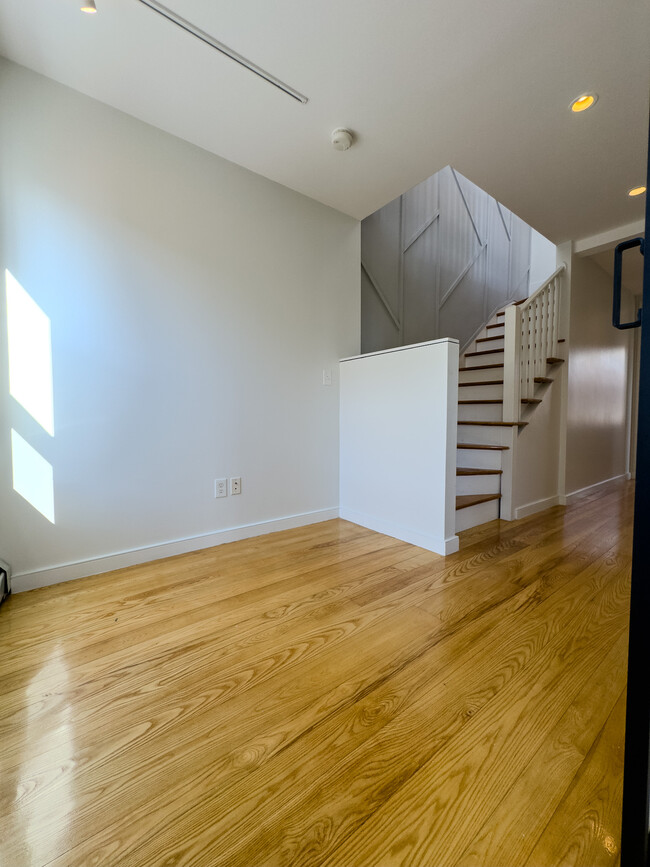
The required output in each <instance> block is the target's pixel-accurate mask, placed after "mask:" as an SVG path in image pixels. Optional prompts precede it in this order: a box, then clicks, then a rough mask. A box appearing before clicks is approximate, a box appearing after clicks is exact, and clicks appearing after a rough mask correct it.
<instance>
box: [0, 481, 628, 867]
mask: <svg viewBox="0 0 650 867" xmlns="http://www.w3.org/2000/svg"><path fill="white" fill-rule="evenodd" d="M632 506H633V484H631V483H621V482H616V483H610V484H609V485H607V486H603V488H602V489H601V490H599V491H595V492H590V493H588V494H586V495H584V496H582V497H580V498H578V500H576V502H575V503H572V505H571V506H569V507H567V508H566V509H565V508H561V507H555V508H553V509H550V510H548V511H547V512H546V513H542V514H538V515H532V516H528V517H527V518H525V519H522V520H521V521H515V522H504V521H494V522H491V523H490V524H488V525H484V526H482V527H478V528H473V529H472V530H469V531H465V532H464V533H463V534H461V550H460V551H459V552H458V553H457V554H454V555H451V556H450V557H447V558H441V557H439V556H438V555H435V554H432V553H431V552H427V551H423V550H422V549H418V548H414V547H412V546H410V545H407V544H406V543H402V542H397V541H396V540H393V539H389V538H388V537H386V536H381V535H380V534H376V533H373V532H372V531H369V530H366V529H365V528H360V527H357V526H355V525H353V524H350V523H348V522H345V521H339V520H335V521H328V522H323V523H322V524H317V525H311V526H309V527H303V528H297V529H296V530H290V531H286V532H283V533H277V534H272V535H270V536H267V537H259V538H257V539H250V540H246V541H244V542H238V543H231V544H230V545H225V546H220V547H217V548H213V549H205V550H203V551H198V552H195V553H192V554H187V555H181V556H178V557H174V558H169V559H168V560H163V561H157V562H155V563H151V564H145V565H143V566H138V567H130V568H129V569H125V570H120V571H117V572H113V573H107V574H106V575H102V576H96V577H94V578H90V579H80V580H78V581H74V582H70V583H69V584H67V585H64V584H61V585H57V586H55V587H52V588H44V589H43V590H39V591H32V592H30V593H26V594H20V595H19V596H16V597H14V598H11V599H10V600H9V602H8V604H5V605H3V607H2V608H1V609H0V733H1V737H0V809H1V810H2V815H3V823H2V826H1V827H0V861H1V863H2V864H5V863H6V864H7V865H8V867H45V865H48V867H89V865H98V867H158V865H163V864H165V865H170V867H171V865H175V864H177V865H185V867H190V865H191V867H198V865H201V864H204V865H209V867H221V865H223V867H236V865H238V864H239V865H246V867H250V865H252V864H255V865H258V864H259V865H263V864H266V865H289V864H293V865H296V867H307V865H314V867H316V865H320V864H329V865H336V867H340V865H342V864H345V865H346V867H347V865H350V867H354V865H355V864H356V865H375V864H381V865H384V864H386V865H388V864H392V863H405V864H407V863H413V864H415V863H420V864H424V863H426V864H435V865H436V867H441V865H443V864H450V865H451V864H452V863H453V864H456V865H458V867H460V865H462V864H463V859H466V860H467V865H468V867H470V865H471V867H478V865H485V867H488V863H489V862H488V860H486V859H490V858H492V857H494V858H497V859H499V867H515V865H517V867H521V865H522V864H523V863H524V861H525V859H526V858H528V859H529V864H530V867H536V863H537V862H536V861H535V859H541V860H540V861H539V867H546V864H547V863H548V864H549V865H551V864H555V865H558V867H559V865H560V864H562V863H565V861H563V860H562V859H565V860H566V863H567V864H568V863H571V864H573V863H575V864H581V865H584V867H588V865H589V864H590V863H591V862H590V861H589V860H588V859H589V858H593V859H594V860H593V864H594V865H596V867H600V864H605V863H607V864H609V863H616V859H617V858H618V852H617V851H615V847H616V846H617V845H618V837H617V831H616V828H617V827H618V825H617V823H620V780H621V767H620V761H618V760H617V758H616V756H617V753H616V749H617V744H618V746H619V747H620V745H621V743H622V740H621V737H622V729H621V725H620V709H619V710H618V711H617V710H616V707H614V702H615V700H616V697H617V696H618V695H620V692H621V690H622V689H623V688H624V686H625V672H624V668H625V666H624V647H625V641H626V633H625V627H626V622H627V595H626V594H627V588H628V582H629V562H630V540H631V514H632ZM116 618H117V619H116ZM612 707H614V710H613V711H612V710H611V708H612ZM610 711H611V713H610ZM608 714H609V716H608ZM617 761H618V764H617ZM607 769H609V770H607ZM607 773H610V774H611V775H612V777H611V779H609V778H607V777H606V774H607ZM608 780H609V781H608ZM432 805H433V807H432ZM431 809H433V810H434V813H433V814H431ZM422 817H425V818H422ZM603 822H604V823H605V824H606V826H607V828H608V829H610V832H611V833H609V832H608V835H605V836H603V834H602V833H601V831H602V827H603ZM522 826H525V829H524V830H525V833H522V832H521V827H522ZM610 837H611V840H610ZM565 844H566V845H565ZM607 845H609V846H610V848H612V847H613V848H612V851H611V853H610V854H609V856H608V857H609V858H610V860H603V857H604V856H603V852H604V851H605V850H606V849H607ZM603 846H605V849H603ZM440 852H444V859H446V860H444V859H443V860H440V858H439V857H438V856H439V853H440ZM400 859H401V860H400ZM436 859H437V860H436ZM544 859H546V860H544ZM571 859H573V860H571ZM501 862H502V863H501Z"/></svg>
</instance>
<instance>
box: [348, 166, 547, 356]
mask: <svg viewBox="0 0 650 867" xmlns="http://www.w3.org/2000/svg"><path fill="white" fill-rule="evenodd" d="M532 232H533V230H532V229H531V227H530V226H529V225H528V224H527V223H524V221H523V220H520V219H519V217H517V216H516V215H515V214H513V213H512V211H509V210H508V209H507V208H504V207H503V205H500V204H499V203H498V202H497V201H496V199H494V198H492V196H489V195H488V194H487V193H486V192H484V191H483V190H482V189H480V188H479V187H477V186H476V184H473V183H472V182H471V181H468V180H467V178H465V177H463V176H462V175H461V174H459V173H458V172H456V171H455V170H454V169H452V168H451V167H450V166H447V167H446V168H444V169H442V171H440V172H438V173H437V174H435V175H432V176H431V177H430V178H427V180H426V181H423V182H422V183H421V184H418V185H417V186H416V187H413V189H411V190H409V191H408V192H406V193H404V195H403V196H400V197H399V198H398V199H395V200H394V201H392V202H389V204H387V205H385V206H384V207H383V208H381V210H379V211H376V212H375V213H374V214H371V215H370V216H369V217H366V219H365V220H363V222H362V223H361V351H362V352H375V351H377V350H380V349H388V348H390V347H393V346H405V345H408V344H410V343H419V342H421V341H424V340H433V339H436V338H439V337H455V338H456V339H457V340H458V341H459V342H460V346H461V349H463V348H464V347H465V346H467V345H468V344H469V343H470V342H471V340H472V339H473V337H474V336H475V335H476V334H477V332H478V331H479V330H480V329H481V327H482V326H483V325H484V324H485V322H486V321H487V320H488V319H489V318H490V316H491V315H492V314H493V313H494V312H495V311H496V310H498V309H499V308H500V307H503V306H504V305H505V304H507V303H508V302H510V301H513V300H518V299H519V298H525V297H526V296H527V295H528V290H529V273H530V250H531V233H532ZM535 234H537V233H535Z"/></svg>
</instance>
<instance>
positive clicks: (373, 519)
mask: <svg viewBox="0 0 650 867" xmlns="http://www.w3.org/2000/svg"><path fill="white" fill-rule="evenodd" d="M340 371H341V373H340V376H341V517H342V518H346V519H347V520H350V521H354V522H355V523H357V524H361V525H362V526H364V527H369V528H370V529H372V530H376V531H378V532H380V533H386V534H387V535H389V536H394V537H396V538H398V539H402V540H404V541H406V542H410V543H412V544H414V545H420V546H421V547H423V548H428V549H429V550H431V551H436V552H437V553H438V554H451V553H453V552H454V551H457V550H458V537H457V536H456V535H455V534H454V533H455V496H456V418H457V399H458V341H456V340H450V339H442V340H435V341H432V342H429V343H423V344H419V345H416V346H407V347H403V348H399V349H392V350H387V351H385V352H377V353H373V354H368V355H362V356H359V357H357V358H350V359H346V360H344V361H342V362H341V365H340Z"/></svg>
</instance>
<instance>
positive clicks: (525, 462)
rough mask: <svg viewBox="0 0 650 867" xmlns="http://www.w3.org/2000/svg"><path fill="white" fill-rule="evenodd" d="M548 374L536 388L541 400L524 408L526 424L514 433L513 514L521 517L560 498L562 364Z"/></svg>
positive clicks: (537, 510)
mask: <svg viewBox="0 0 650 867" xmlns="http://www.w3.org/2000/svg"><path fill="white" fill-rule="evenodd" d="M548 376H550V377H553V378H554V380H555V381H554V382H553V383H552V384H551V385H546V386H544V387H543V389H541V390H540V391H538V392H537V395H536V396H537V397H540V398H542V402H541V403H540V404H538V405H536V406H535V407H534V408H532V409H530V410H528V411H527V413H526V415H525V417H524V421H527V422H528V425H527V426H526V427H525V428H522V429H521V431H520V432H519V433H518V434H517V433H515V434H514V442H513V455H512V461H513V465H514V471H513V474H512V478H513V491H512V517H513V518H524V517H525V516H526V515H532V514H534V513H535V512H539V511H542V510H543V509H548V508H550V507H551V506H557V505H558V503H559V502H560V492H559V485H560V460H561V449H560V439H561V435H562V434H561V412H562V386H563V376H562V369H561V366H560V365H556V366H555V367H553V368H549V370H548Z"/></svg>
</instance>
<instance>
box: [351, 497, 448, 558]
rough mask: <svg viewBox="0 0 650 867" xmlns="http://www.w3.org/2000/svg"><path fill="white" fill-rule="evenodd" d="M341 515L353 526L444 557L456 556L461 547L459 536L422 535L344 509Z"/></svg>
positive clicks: (380, 519)
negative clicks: (357, 525)
mask: <svg viewBox="0 0 650 867" xmlns="http://www.w3.org/2000/svg"><path fill="white" fill-rule="evenodd" d="M339 514H340V517H341V518H343V519H344V520H345V521H352V523H353V524H359V525H360V526H361V527H367V528H368V529H369V530H374V531H375V532H376V533H383V534H384V535H385V536H392V537H393V538H394V539H399V540H400V541H402V542H408V543H409V545H417V546H418V547H419V548H426V550H427V551H433V552H434V553H435V554H442V555H443V556H444V555H446V554H455V553H456V551H458V547H459V545H460V542H459V539H458V536H455V535H454V536H450V537H449V538H447V539H444V538H443V537H441V536H431V535H429V534H428V533H420V532H418V531H417V530H411V529H410V528H409V527H402V526H400V525H399V524H394V523H393V522H392V521H385V520H383V519H382V518H376V517H374V515H366V514H364V513H363V512H355V511H354V510H353V509H345V508H342V509H341V510H340V513H339Z"/></svg>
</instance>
